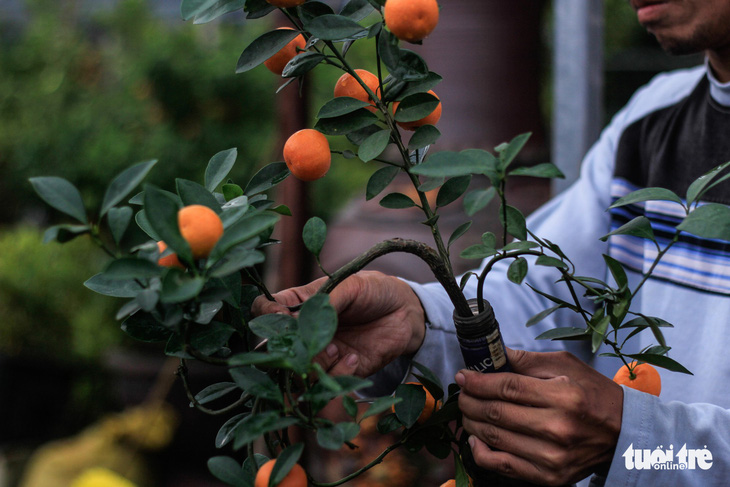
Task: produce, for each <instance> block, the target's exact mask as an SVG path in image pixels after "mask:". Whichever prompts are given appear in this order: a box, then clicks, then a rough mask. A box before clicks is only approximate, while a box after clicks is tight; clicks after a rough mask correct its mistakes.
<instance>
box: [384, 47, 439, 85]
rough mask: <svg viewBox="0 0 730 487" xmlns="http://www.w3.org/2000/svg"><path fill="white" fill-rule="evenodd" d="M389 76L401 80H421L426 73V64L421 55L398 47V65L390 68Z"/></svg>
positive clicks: (427, 72) (425, 76) (426, 75)
mask: <svg viewBox="0 0 730 487" xmlns="http://www.w3.org/2000/svg"><path fill="white" fill-rule="evenodd" d="M390 74H391V76H393V77H394V78H395V79H398V80H401V81H421V80H425V79H426V78H427V77H428V75H429V71H428V65H427V64H426V61H424V60H423V58H422V57H421V56H419V55H418V54H416V53H415V52H413V51H410V50H408V49H400V57H399V58H398V65H397V66H396V67H395V69H391V70H390Z"/></svg>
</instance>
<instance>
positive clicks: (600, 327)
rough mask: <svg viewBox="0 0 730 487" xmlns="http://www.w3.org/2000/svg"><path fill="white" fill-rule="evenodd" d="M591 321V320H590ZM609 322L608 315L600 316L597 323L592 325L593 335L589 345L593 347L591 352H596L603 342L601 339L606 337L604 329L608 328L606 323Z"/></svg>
mask: <svg viewBox="0 0 730 487" xmlns="http://www.w3.org/2000/svg"><path fill="white" fill-rule="evenodd" d="M591 321H593V320H591ZM610 322H611V317H610V316H604V317H603V318H601V319H600V320H599V321H598V323H596V324H595V325H593V328H594V330H593V335H592V337H591V346H592V349H593V353H596V352H597V351H598V349H599V348H600V347H601V344H602V343H603V339H604V338H605V337H606V330H607V329H608V325H609V323H610Z"/></svg>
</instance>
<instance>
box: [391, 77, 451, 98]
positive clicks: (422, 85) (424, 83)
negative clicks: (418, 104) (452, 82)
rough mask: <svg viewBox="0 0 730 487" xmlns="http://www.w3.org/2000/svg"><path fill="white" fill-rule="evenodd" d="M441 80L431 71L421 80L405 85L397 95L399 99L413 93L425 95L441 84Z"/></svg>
mask: <svg viewBox="0 0 730 487" xmlns="http://www.w3.org/2000/svg"><path fill="white" fill-rule="evenodd" d="M441 80H443V78H442V77H441V76H440V75H439V74H437V73H434V72H433V71H429V73H428V74H427V75H426V76H425V77H423V78H422V79H418V80H413V81H409V82H408V83H406V86H405V88H404V89H403V91H401V92H400V94H399V98H401V99H402V98H405V97H406V96H408V95H412V94H414V93H427V92H428V91H430V90H432V89H434V88H435V87H436V85H438V84H439V83H440V82H441Z"/></svg>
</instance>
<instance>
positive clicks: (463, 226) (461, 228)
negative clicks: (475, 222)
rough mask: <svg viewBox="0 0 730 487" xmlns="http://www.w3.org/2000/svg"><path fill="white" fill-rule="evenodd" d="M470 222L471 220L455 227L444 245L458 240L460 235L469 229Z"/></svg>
mask: <svg viewBox="0 0 730 487" xmlns="http://www.w3.org/2000/svg"><path fill="white" fill-rule="evenodd" d="M471 224H472V222H471V221H468V222H466V223H462V224H461V225H459V226H458V227H456V230H454V232H453V233H452V234H451V236H450V237H449V243H448V244H447V245H446V247H447V248H448V247H451V244H453V243H454V242H456V240H458V239H459V238H460V237H461V236H462V235H464V234H465V233H466V232H467V231H469V228H471Z"/></svg>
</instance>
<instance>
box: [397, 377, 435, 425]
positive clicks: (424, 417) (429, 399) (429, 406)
mask: <svg viewBox="0 0 730 487" xmlns="http://www.w3.org/2000/svg"><path fill="white" fill-rule="evenodd" d="M406 384H413V385H416V386H421V387H422V388H423V390H424V391H426V404H424V406H423V411H421V415H420V416H419V417H418V419H417V420H416V423H417V424H423V423H425V422H426V421H428V418H430V417H431V415H432V414H433V413H434V412H436V411H437V410H438V409H440V408H441V400H439V401H436V398H434V397H433V396H432V395H431V393H430V392H428V389H426V388H425V387H424V386H423V384H421V383H420V382H406ZM390 410H391V411H392V412H394V413H395V405H393V406H391V408H390Z"/></svg>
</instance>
